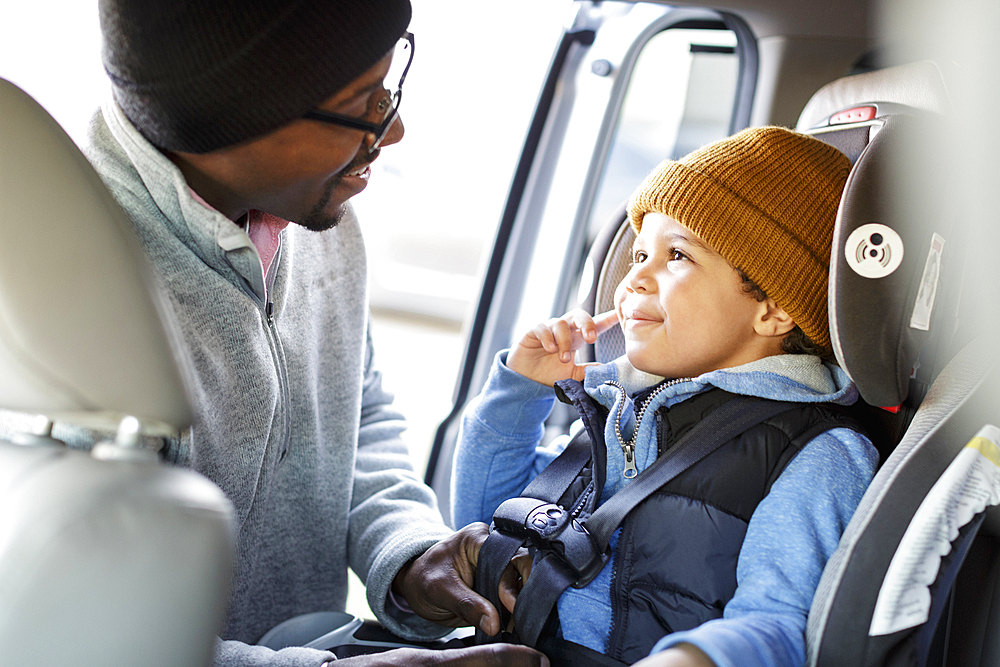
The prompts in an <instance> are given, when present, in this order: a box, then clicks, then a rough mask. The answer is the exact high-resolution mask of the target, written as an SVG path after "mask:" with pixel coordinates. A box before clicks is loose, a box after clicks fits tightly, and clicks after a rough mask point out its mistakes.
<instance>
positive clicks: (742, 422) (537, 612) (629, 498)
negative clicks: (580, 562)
mask: <svg viewBox="0 0 1000 667" xmlns="http://www.w3.org/2000/svg"><path fill="white" fill-rule="evenodd" d="M796 405H797V404H795V403H787V402H780V401H771V400H767V399H761V398H756V397H750V396H738V397H736V398H733V399H730V400H729V401H727V402H725V403H723V404H722V405H721V406H719V407H718V408H716V409H715V410H714V411H712V412H711V413H710V414H709V415H708V416H706V417H705V418H704V419H702V420H701V421H700V422H698V423H697V424H695V425H694V426H693V427H692V428H691V429H690V430H689V431H688V432H687V433H686V434H684V436H683V437H681V439H680V440H678V442H677V444H676V445H674V447H673V448H672V449H671V451H670V452H668V453H667V454H666V455H664V456H662V457H661V458H660V459H658V460H657V461H656V462H655V463H653V465H651V466H650V467H649V468H647V469H646V470H644V471H643V472H642V473H640V474H639V476H638V477H636V478H635V479H634V480H633V481H631V482H630V483H628V484H627V485H626V486H625V488H623V489H622V490H621V491H619V492H618V493H616V494H615V495H614V496H612V497H611V499H610V500H608V502H606V503H605V504H604V505H602V506H601V507H599V508H598V509H597V511H595V512H594V514H593V515H591V516H590V517H589V519H587V520H586V521H584V522H582V523H583V527H584V529H585V532H587V533H589V534H590V538H591V539H592V540H593V542H594V544H595V546H596V548H597V549H598V550H599V551H600V552H601V553H607V550H608V548H609V544H610V541H611V536H612V534H613V533H614V532H615V530H617V528H618V526H619V525H620V524H621V522H622V521H623V520H624V519H625V516H626V515H627V514H628V513H629V512H631V511H632V510H633V509H634V508H635V507H636V506H637V505H638V504H639V503H641V502H642V501H643V500H645V499H646V498H647V497H648V496H650V495H651V494H652V493H653V492H655V491H656V490H657V489H659V488H660V487H662V486H663V485H664V484H666V483H667V482H669V481H670V480H672V479H674V478H675V477H677V476H678V475H679V474H681V473H682V472H684V471H685V470H687V469H688V468H690V467H691V466H693V465H694V464H696V463H698V462H699V461H701V460H702V459H704V458H705V457H706V456H708V455H709V454H711V453H712V452H714V451H715V450H717V449H719V447H721V446H722V445H723V444H725V443H726V442H729V441H730V440H732V439H733V438H735V437H736V436H738V435H740V434H742V433H743V432H745V431H747V430H748V429H749V428H751V427H752V426H755V425H756V424H759V423H761V422H763V421H765V420H767V419H769V418H771V417H774V416H776V415H778V414H781V413H782V412H785V411H787V410H790V409H792V408H794V407H796ZM551 558H553V556H552V555H551V554H549V555H547V557H546V559H551ZM546 559H543V560H542V561H540V562H539V563H537V564H536V567H537V565H540V564H542V563H544V561H545V560H546ZM560 565H562V564H561V563H560ZM560 569H561V570H563V572H562V573H560ZM565 571H567V568H556V567H550V568H546V569H543V570H540V571H539V572H538V574H539V576H537V577H536V576H535V575H536V572H535V569H533V570H532V573H531V576H530V577H529V578H528V581H527V582H526V583H525V586H524V588H523V589H522V590H521V592H520V594H519V595H518V599H517V603H516V604H515V605H514V624H515V629H516V631H517V635H518V637H519V638H520V639H521V641H522V642H524V643H525V644H527V645H528V646H534V645H535V643H536V642H537V640H538V638H539V636H540V635H541V633H542V630H543V629H544V627H545V624H546V622H547V620H548V617H549V614H550V613H551V611H552V607H553V606H554V605H555V602H556V600H558V599H559V596H560V595H562V592H563V591H564V590H566V588H568V587H569V586H570V585H573V584H574V583H578V582H574V581H573V578H572V577H571V576H565ZM588 581H589V580H588ZM584 583H585V582H584ZM584 583H580V584H579V585H584ZM536 588H540V589H543V590H542V591H539V592H535V590H534V589H536ZM522 607H523V609H522ZM519 620H520V621H521V623H518V621H519Z"/></svg>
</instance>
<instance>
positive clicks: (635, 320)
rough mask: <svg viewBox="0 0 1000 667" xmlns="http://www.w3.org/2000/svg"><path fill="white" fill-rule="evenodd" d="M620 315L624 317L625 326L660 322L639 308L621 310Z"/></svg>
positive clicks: (657, 318) (659, 319)
mask: <svg viewBox="0 0 1000 667" xmlns="http://www.w3.org/2000/svg"><path fill="white" fill-rule="evenodd" d="M622 315H624V316H625V322H626V324H654V323H657V322H659V321H661V318H659V317H657V316H655V315H653V314H652V313H649V312H647V311H645V310H642V309H640V308H634V307H633V308H629V307H623V308H622Z"/></svg>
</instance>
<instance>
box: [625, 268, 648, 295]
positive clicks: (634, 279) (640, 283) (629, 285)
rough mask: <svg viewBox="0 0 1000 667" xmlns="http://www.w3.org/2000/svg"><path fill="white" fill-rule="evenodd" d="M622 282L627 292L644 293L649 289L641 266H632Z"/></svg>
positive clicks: (646, 276)
mask: <svg viewBox="0 0 1000 667" xmlns="http://www.w3.org/2000/svg"><path fill="white" fill-rule="evenodd" d="M622 282H623V283H624V285H625V289H626V290H628V291H629V292H646V291H648V289H649V277H648V275H647V273H646V271H645V270H644V266H643V265H642V264H636V265H634V266H633V267H632V269H631V270H630V271H629V272H628V274H626V276H625V280H624V281H622Z"/></svg>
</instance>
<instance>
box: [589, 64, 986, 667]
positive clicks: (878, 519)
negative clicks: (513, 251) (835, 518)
mask: <svg viewBox="0 0 1000 667" xmlns="http://www.w3.org/2000/svg"><path fill="white" fill-rule="evenodd" d="M948 111H949V100H948V94H947V86H946V85H945V77H944V76H943V74H942V72H941V70H940V68H939V67H938V66H937V65H936V64H934V63H931V62H919V63H912V64H908V65H903V66H899V67H893V68H888V69H885V70H879V71H876V72H872V73H867V74H862V75H857V76H853V77H846V78H844V79H841V80H838V81H836V82H833V83H831V84H830V85H828V86H826V87H824V88H823V89H821V90H820V91H819V92H817V93H816V95H814V97H813V98H812V100H811V101H810V102H809V104H808V105H807V106H806V107H805V109H804V110H803V112H802V115H801V117H800V120H799V123H798V126H797V128H796V129H798V130H799V131H803V132H807V133H809V134H812V135H813V136H816V137H817V138H818V139H821V140H823V141H826V142H828V143H830V144H832V145H834V146H836V147H837V148H839V149H840V150H842V151H843V152H844V153H845V154H847V155H848V157H849V158H850V159H851V161H852V163H854V167H853V169H852V172H851V176H850V178H849V180H848V184H847V187H846V190H845V195H844V199H843V201H842V204H841V209H840V212H839V215H838V221H837V229H836V232H835V237H834V252H833V256H832V260H833V261H832V266H831V277H830V318H831V334H832V338H833V342H834V348H835V354H836V356H837V359H838V362H839V363H840V364H841V366H842V367H843V368H844V369H845V370H847V371H848V373H849V374H850V375H851V376H852V378H853V379H854V380H855V382H856V383H857V386H858V389H859V392H860V394H861V397H862V399H863V400H862V401H859V404H858V405H857V406H856V414H857V416H858V418H859V420H860V421H861V422H862V423H863V424H864V425H865V427H866V428H867V429H868V431H869V434H870V436H871V437H872V440H873V442H874V443H875V445H876V447H877V448H878V449H879V451H880V454H881V456H882V461H883V462H884V463H883V465H882V467H881V469H880V471H879V473H878V475H877V477H876V479H875V481H874V482H873V484H872V486H871V489H870V490H869V491H868V493H867V494H866V496H865V498H864V499H863V500H862V502H861V505H860V507H859V509H858V511H857V514H856V516H855V518H854V520H853V521H852V522H851V524H850V526H848V528H847V530H846V532H845V535H844V538H843V540H842V542H841V545H840V547H839V549H838V550H837V552H836V553H835V554H834V556H833V558H831V561H830V564H829V566H828V567H827V569H826V571H825V573H824V575H823V579H822V581H821V583H820V587H819V590H818V592H817V596H816V600H815V602H814V605H813V608H812V611H811V614H810V618H809V632H808V645H809V664H810V665H817V664H819V665H823V666H824V667H825V666H830V667H833V666H836V667H843V666H845V665H881V664H944V655H945V651H946V646H945V642H946V640H950V642H949V643H950V645H951V658H952V662H949V663H948V664H961V665H965V664H968V665H979V664H983V665H985V664H996V662H997V659H998V658H1000V639H998V638H997V637H1000V635H997V634H996V633H991V632H990V631H991V630H992V629H993V626H994V625H995V624H996V623H997V619H995V618H992V617H991V616H990V614H989V610H990V608H991V605H994V606H995V604H996V602H997V601H998V595H1000V571H998V569H1000V568H998V567H997V566H996V565H995V561H997V560H998V559H997V558H996V555H997V554H998V553H1000V539H998V536H1000V530H998V527H997V526H998V525H1000V524H998V522H997V518H996V517H994V516H993V515H994V514H995V513H996V508H995V507H993V508H992V509H988V510H983V511H977V512H975V513H974V517H975V518H974V519H973V520H972V521H970V522H966V521H965V518H967V517H963V519H962V520H961V521H959V519H958V518H957V517H958V514H957V513H956V512H954V511H953V508H945V509H943V510H942V508H941V507H940V506H939V507H937V511H936V512H935V511H934V509H935V508H934V507H933V505H932V504H931V503H932V502H933V501H934V500H935V499H938V498H940V497H941V496H944V497H946V498H951V499H952V501H953V502H954V501H955V495H954V488H952V489H951V491H952V494H951V495H948V494H949V490H948V489H947V488H945V487H944V486H940V487H935V491H934V492H932V491H931V489H932V487H934V484H935V483H936V481H937V480H938V479H939V478H940V477H941V476H942V474H943V473H944V471H945V470H946V469H947V468H948V467H949V465H951V463H952V461H955V460H958V463H957V464H955V465H956V466H958V467H956V468H953V469H952V472H951V473H950V475H952V476H954V477H955V478H956V479H957V480H958V481H957V482H956V481H954V480H953V481H952V482H951V483H952V485H953V487H954V485H955V484H958V485H959V486H960V485H961V484H963V483H965V484H970V483H971V482H969V479H970V477H969V475H970V474H971V473H967V474H966V475H965V476H964V477H963V476H962V475H961V474H960V473H961V472H962V470H963V468H962V467H961V466H963V465H964V466H965V469H966V472H967V469H968V468H969V465H970V464H969V462H968V459H972V461H973V462H974V463H975V464H976V465H977V466H979V467H978V468H976V469H977V470H980V472H981V471H982V469H983V465H985V464H983V460H986V458H985V457H984V459H982V460H980V459H978V458H976V456H980V455H981V454H977V452H980V450H986V451H992V450H991V449H990V445H988V444H985V443H984V442H983V439H982V436H980V435H979V432H980V429H981V428H982V427H983V426H984V425H986V424H988V423H990V421H991V420H992V422H993V423H996V420H997V418H998V417H997V414H998V413H997V407H998V400H997V393H998V392H997V382H996V370H995V363H994V357H995V350H996V349H997V347H996V345H995V344H993V343H994V342H995V341H993V340H991V339H990V338H988V337H984V336H983V335H982V333H983V332H987V331H989V330H990V326H989V323H987V324H983V323H982V322H981V319H980V318H979V316H978V314H977V313H976V312H975V304H976V300H975V299H972V298H970V294H969V293H970V291H974V290H975V289H976V284H975V283H974V278H975V275H974V272H970V271H969V270H968V269H967V267H966V266H965V263H964V262H963V258H964V255H965V254H966V253H967V252H968V251H970V250H971V249H972V248H974V246H975V244H976V241H975V240H970V239H966V238H963V233H964V229H963V227H962V225H961V224H960V223H961V218H960V216H959V215H958V214H957V212H949V211H946V210H943V207H942V204H941V202H940V201H939V198H937V197H935V194H936V193H938V192H939V191H940V187H941V183H943V182H945V179H944V178H942V177H941V175H940V174H935V173H934V172H933V170H930V169H924V170H923V171H922V172H920V173H921V174H922V176H921V181H920V182H916V183H915V182H906V181H905V179H904V178H903V177H902V176H900V170H899V169H898V167H899V166H900V165H906V164H910V163H912V162H913V161H914V160H917V159H918V157H917V155H916V153H914V151H913V150H912V149H913V147H914V146H920V145H922V144H926V143H927V142H930V141H932V140H934V138H935V137H936V136H938V135H939V134H940V132H939V131H938V130H939V129H940V127H941V125H942V124H943V122H944V114H946V113H947V112H948ZM901 186H903V187H905V188H906V192H908V193H910V194H909V197H908V198H902V199H900V198H896V199H894V198H893V197H892V196H891V193H892V192H894V191H896V190H897V189H898V188H900V187H901ZM623 217H624V215H623V214H622V216H620V217H619V218H618V220H617V221H614V222H613V223H612V224H610V225H609V226H607V227H606V228H605V229H604V230H603V231H602V232H601V234H600V235H599V236H598V238H597V240H596V241H595V242H594V244H593V245H592V248H591V253H590V256H589V258H588V262H590V263H591V264H592V266H594V267H601V268H600V269H599V270H597V271H594V272H593V276H594V277H593V280H592V284H591V285H590V289H589V291H588V293H587V297H586V298H585V299H584V300H583V302H582V303H581V306H582V307H583V308H586V309H588V310H589V311H590V312H603V311H605V310H608V309H610V308H612V307H613V297H614V291H615V287H616V286H617V285H618V283H619V282H620V281H621V280H622V278H623V277H624V276H625V274H626V273H627V272H628V270H629V264H630V257H629V256H630V248H631V245H632V242H633V240H634V238H635V237H634V233H633V231H632V229H631V227H630V226H629V225H628V223H627V221H625V222H619V221H621V220H622V218H623ZM872 225H874V226H872ZM885 228H888V230H886V229H885ZM900 250H906V251H907V252H899V251H900ZM873 252H874V254H873ZM856 269H858V270H856ZM859 271H860V272H859ZM866 273H867V274H868V275H865V274H866ZM624 350H625V348H624V339H623V337H622V334H621V331H620V330H619V329H618V328H617V327H615V328H612V329H610V330H608V331H607V332H605V333H603V334H601V336H599V337H598V340H597V342H596V343H595V344H594V346H593V347H592V349H591V350H589V354H588V355H586V356H588V357H589V359H593V360H597V361H602V362H604V361H609V360H611V359H614V358H616V357H618V356H620V355H621V354H623V353H624ZM879 406H880V407H879ZM884 408H887V409H884ZM977 436H978V438H979V439H977ZM970 441H973V443H974V447H973V448H971V450H969V449H966V448H965V445H966V443H969V442H970ZM998 444H1000V443H998ZM962 452H965V453H962ZM970 452H971V453H970ZM959 454H961V456H958V457H957V458H956V455H959ZM995 462H996V463H998V464H1000V459H997V460H996V461H995ZM985 470H986V471H987V472H991V471H992V469H991V468H989V467H986V468H985ZM998 478H1000V476H998ZM947 479H949V477H946V480H947ZM972 479H978V478H975V477H973V478H972ZM975 488H976V489H977V490H978V492H979V493H980V494H985V495H986V497H988V498H989V501H990V502H994V503H995V502H998V501H1000V489H996V490H994V489H991V488H989V487H988V485H985V486H984V485H982V484H981V485H980V486H979V487H975ZM990 494H992V495H990ZM925 497H930V498H931V501H929V504H928V505H927V509H925V510H922V512H921V514H920V516H919V517H918V519H919V521H917V522H916V523H912V522H911V519H912V518H913V516H914V514H916V512H917V509H918V506H920V504H921V503H922V502H923V500H924V498H925ZM976 507H977V508H978V505H977V506H976ZM980 509H981V508H980ZM927 516H930V517H931V519H927ZM928 521H929V522H930V523H928ZM935 521H936V522H937V523H934V522H935ZM911 523H912V525H913V526H915V527H914V528H913V529H912V532H911V536H910V537H909V538H908V540H907V542H906V543H905V544H904V547H903V549H904V550H903V551H901V554H902V555H901V556H900V557H899V559H898V560H899V561H900V562H902V561H904V560H905V555H906V553H907V552H908V551H907V550H910V549H912V547H911V546H910V545H911V544H912V541H913V539H914V537H913V535H916V534H918V531H919V530H920V528H921V527H923V528H924V529H928V528H927V526H937V527H942V526H944V527H946V528H947V529H948V532H947V539H940V540H938V542H936V543H935V544H934V545H933V546H936V547H937V548H938V549H939V550H940V551H942V552H948V553H949V555H948V556H947V557H946V558H945V561H944V563H942V565H941V568H940V575H938V576H937V578H936V579H935V578H934V576H931V579H932V581H934V583H933V584H932V583H931V582H925V583H927V584H929V585H928V586H925V587H923V588H921V587H920V586H917V585H914V586H912V587H911V588H906V589H905V590H904V591H903V592H905V593H907V594H908V595H910V594H912V595H915V596H917V597H921V598H922V603H921V604H923V605H925V606H927V616H928V618H929V620H928V621H927V622H923V623H918V624H915V625H914V626H913V627H908V628H899V629H897V630H896V631H895V632H891V633H883V634H877V635H875V634H873V635H870V633H869V631H870V630H871V623H872V619H873V613H874V611H875V603H876V600H877V599H878V597H879V593H880V590H882V589H883V588H884V589H885V590H886V591H887V593H886V597H884V598H883V600H884V602H883V603H882V606H881V607H880V614H881V615H882V616H883V617H886V616H888V615H890V610H891V605H890V604H889V600H890V599H891V598H890V597H889V594H890V593H891V591H892V589H891V586H892V585H893V584H896V585H899V586H902V584H901V583H900V582H903V581H905V578H901V575H899V574H898V573H899V572H900V568H901V567H902V566H901V565H897V566H896V567H895V569H894V571H893V573H891V574H893V576H894V577H895V578H886V575H887V570H888V568H889V564H890V562H891V561H892V558H893V556H894V554H895V553H896V552H897V547H899V546H900V540H901V539H902V535H903V533H904V531H905V530H906V529H907V526H908V525H910V524H911ZM955 531H958V532H959V533H960V535H959V539H958V541H957V542H956V543H955V544H954V545H952V544H950V543H951V540H952V539H954V538H955V536H954V535H953V534H952V533H953V532H955ZM977 531H978V533H977ZM973 537H975V538H976V539H975V540H974V541H973ZM928 559H929V560H932V559H931V558H930V556H928ZM963 562H966V563H968V565H967V566H965V567H962V565H963ZM931 565H932V566H933V567H932V569H933V574H934V575H937V573H938V572H939V569H938V567H937V562H936V561H934V562H932V563H931ZM904 572H906V571H905V570H904ZM908 573H909V574H911V575H913V572H912V570H911V571H908ZM924 574H925V575H926V576H930V575H927V573H924ZM922 591H926V592H922ZM899 599H901V600H904V601H909V600H910V599H911V598H910V597H902V598H899ZM928 599H930V600H931V601H932V602H931V603H930V604H928V603H927V600H928ZM956 600H957V602H956ZM897 601H898V600H897ZM896 610H897V611H898V607H897V609H896ZM946 612H947V613H946ZM950 614H951V615H953V616H954V618H949V615H950ZM949 620H950V621H951V622H950V623H949ZM939 621H940V622H939ZM897 623H898V621H897ZM892 627H894V626H891V624H890V625H885V624H883V625H881V626H877V627H876V628H875V629H876V630H877V631H879V632H882V631H884V630H886V629H892ZM949 631H950V632H951V634H950V636H946V634H947V633H948V632H949ZM980 659H981V660H982V662H979V660H980Z"/></svg>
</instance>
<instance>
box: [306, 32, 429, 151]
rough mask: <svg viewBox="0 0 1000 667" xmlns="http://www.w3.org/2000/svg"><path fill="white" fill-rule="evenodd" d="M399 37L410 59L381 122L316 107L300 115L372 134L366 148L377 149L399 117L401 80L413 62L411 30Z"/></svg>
mask: <svg viewBox="0 0 1000 667" xmlns="http://www.w3.org/2000/svg"><path fill="white" fill-rule="evenodd" d="M400 39H405V40H406V41H407V42H408V43H409V45H410V59H409V60H408V61H407V62H406V67H404V68H403V73H402V74H401V75H400V77H399V86H398V87H397V88H396V92H395V93H393V94H392V95H391V97H390V98H389V100H390V102H391V104H392V107H391V108H390V109H389V110H388V111H387V112H386V116H385V118H384V119H383V120H382V122H381V123H372V122H371V121H367V120H363V119H361V118H355V117H354V116H347V115H344V114H339V113H336V112H334V111H326V110H325V109H316V108H313V109H310V110H309V111H307V112H306V113H305V114H304V115H303V116H302V117H303V118H308V119H310V120H318V121H322V122H324V123H331V124H333V125H340V126H343V127H349V128H351V129H354V130H362V131H364V132H367V133H369V134H374V135H375V141H373V142H372V143H371V145H370V146H368V150H369V152H372V151H374V150H375V149H377V148H378V147H379V146H380V145H381V144H382V141H383V140H384V139H385V137H386V135H388V134H389V129H390V128H391V127H392V125H393V123H395V122H396V120H397V119H399V105H400V103H401V102H402V100H403V82H404V81H406V74H407V73H408V72H409V71H410V65H412V64H413V54H414V52H415V51H416V48H415V47H414V44H413V41H414V40H413V33H412V32H404V33H403V34H402V36H401V37H400Z"/></svg>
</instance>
